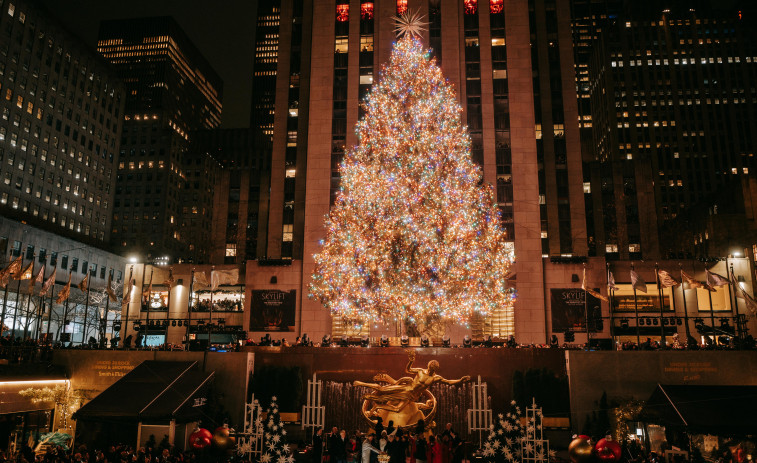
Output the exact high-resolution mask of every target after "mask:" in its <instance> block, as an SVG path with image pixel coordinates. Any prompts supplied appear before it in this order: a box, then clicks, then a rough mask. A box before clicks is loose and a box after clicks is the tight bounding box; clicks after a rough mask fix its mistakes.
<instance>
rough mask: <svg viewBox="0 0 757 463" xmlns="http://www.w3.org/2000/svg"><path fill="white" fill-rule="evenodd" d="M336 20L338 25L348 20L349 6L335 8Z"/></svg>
mask: <svg viewBox="0 0 757 463" xmlns="http://www.w3.org/2000/svg"><path fill="white" fill-rule="evenodd" d="M336 20H337V21H339V22H340V23H344V22H347V21H349V20H350V6H349V5H347V4H345V5H337V6H336Z"/></svg>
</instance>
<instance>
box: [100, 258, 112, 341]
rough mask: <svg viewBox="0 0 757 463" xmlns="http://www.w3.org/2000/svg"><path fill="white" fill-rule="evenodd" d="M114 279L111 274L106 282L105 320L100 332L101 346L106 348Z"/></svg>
mask: <svg viewBox="0 0 757 463" xmlns="http://www.w3.org/2000/svg"><path fill="white" fill-rule="evenodd" d="M111 272H113V270H112V269H111ZM112 279H113V273H110V274H109V275H108V280H106V281H107V282H106V283H105V284H106V285H108V288H106V290H105V320H104V321H103V326H102V329H101V331H100V346H101V347H105V336H106V335H107V334H108V311H109V310H110V291H111V289H110V283H111V280H112ZM114 320H115V319H114Z"/></svg>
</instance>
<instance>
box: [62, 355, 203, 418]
mask: <svg viewBox="0 0 757 463" xmlns="http://www.w3.org/2000/svg"><path fill="white" fill-rule="evenodd" d="M213 375H214V373H213V372H210V373H204V372H202V371H200V369H199V367H198V365H197V362H161V361H155V360H148V361H145V362H142V363H140V364H139V365H138V366H137V367H136V368H134V369H133V370H132V371H130V372H129V373H127V374H126V376H124V377H123V378H121V379H119V380H118V381H116V382H115V383H114V384H113V385H112V386H110V387H109V388H108V389H106V390H104V391H103V392H102V393H100V394H99V395H98V396H97V397H95V398H94V399H92V400H91V401H90V402H88V403H86V404H85V405H84V406H83V407H81V408H80V409H79V410H78V411H77V412H76V413H75V414H74V419H76V420H84V421H102V422H106V421H111V422H112V421H124V422H164V421H170V420H173V419H175V420H177V421H180V422H187V421H192V420H194V419H196V418H199V417H200V409H201V407H202V406H203V405H204V404H205V402H206V401H207V394H206V391H207V387H208V385H209V384H210V382H211V381H212V379H213Z"/></svg>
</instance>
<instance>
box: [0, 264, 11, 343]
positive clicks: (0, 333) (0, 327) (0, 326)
mask: <svg viewBox="0 0 757 463" xmlns="http://www.w3.org/2000/svg"><path fill="white" fill-rule="evenodd" d="M9 278H10V277H9ZM9 284H10V281H9V282H8V283H6V284H5V294H4V295H3V315H2V318H0V337H2V336H3V331H4V330H3V327H4V326H5V308H6V305H7V304H8V285H9Z"/></svg>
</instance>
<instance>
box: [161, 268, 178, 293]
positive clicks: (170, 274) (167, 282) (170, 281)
mask: <svg viewBox="0 0 757 463" xmlns="http://www.w3.org/2000/svg"><path fill="white" fill-rule="evenodd" d="M174 281H176V280H174V278H173V268H169V269H168V278H166V280H165V281H164V282H163V286H168V290H169V291H170V290H171V288H173V284H174Z"/></svg>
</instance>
